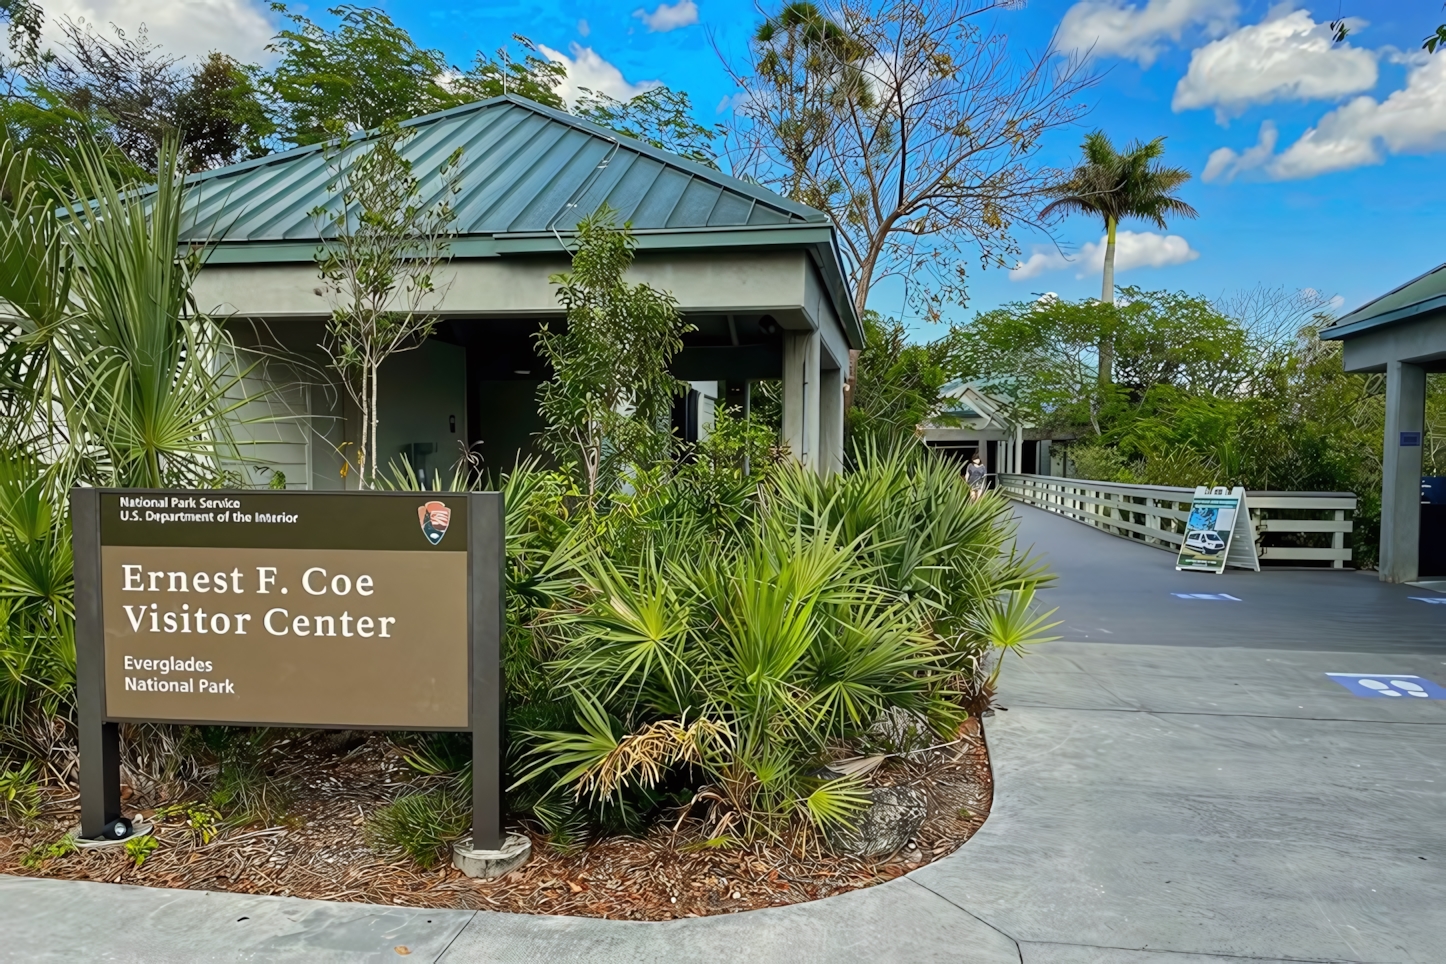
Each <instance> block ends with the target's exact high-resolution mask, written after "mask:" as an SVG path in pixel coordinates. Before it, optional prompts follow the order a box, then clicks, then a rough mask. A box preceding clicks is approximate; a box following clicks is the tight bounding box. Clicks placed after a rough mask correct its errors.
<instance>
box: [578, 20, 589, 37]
mask: <svg viewBox="0 0 1446 964" xmlns="http://www.w3.org/2000/svg"><path fill="white" fill-rule="evenodd" d="M577 32H578V33H579V34H580V35H581V36H584V37H586V36H587V35H588V34H590V33H592V27H591V26H589V25H588V22H587V21H586V20H579V21H578V22H577Z"/></svg>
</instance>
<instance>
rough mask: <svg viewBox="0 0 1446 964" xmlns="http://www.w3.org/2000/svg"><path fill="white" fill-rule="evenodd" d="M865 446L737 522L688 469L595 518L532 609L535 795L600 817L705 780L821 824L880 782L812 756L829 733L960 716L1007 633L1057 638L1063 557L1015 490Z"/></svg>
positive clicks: (851, 808) (525, 711)
mask: <svg viewBox="0 0 1446 964" xmlns="http://www.w3.org/2000/svg"><path fill="white" fill-rule="evenodd" d="M857 461H858V464H859V468H858V469H857V470H856V471H854V472H851V473H848V474H844V475H837V476H834V477H832V478H829V479H821V478H820V477H819V476H817V475H816V474H815V473H813V472H811V471H809V470H806V469H803V468H802V467H799V466H796V465H794V464H792V463H787V464H783V465H780V466H778V467H777V468H776V469H775V470H773V471H772V472H771V473H770V474H769V475H768V477H767V479H766V480H765V481H762V482H759V483H755V484H754V486H753V488H752V490H751V491H748V492H747V494H746V496H745V497H744V498H743V499H742V500H741V501H739V502H738V505H739V512H738V515H737V518H735V519H731V520H728V521H726V523H720V517H719V516H718V515H716V514H710V513H708V512H706V511H701V509H700V506H702V505H704V504H706V500H705V501H704V502H693V503H688V502H687V500H685V499H682V498H680V497H679V493H678V485H679V482H678V479H679V477H680V476H683V475H684V473H685V471H686V470H678V471H677V472H675V473H674V474H673V475H671V476H652V475H643V476H639V477H638V478H637V480H636V481H637V484H636V485H635V487H634V491H633V492H632V493H631V494H629V495H627V496H626V497H620V498H619V499H618V500H617V501H616V503H615V505H614V508H613V509H612V510H611V511H610V512H609V513H607V514H605V515H597V516H589V517H588V519H587V520H586V524H584V523H579V524H578V526H577V527H576V529H575V530H574V531H573V533H572V534H571V536H570V537H569V538H568V539H566V540H564V541H563V542H562V543H559V544H558V546H557V548H556V550H555V551H554V552H553V553H552V554H551V555H550V556H549V557H548V563H549V565H551V566H552V567H553V582H554V588H553V590H552V592H551V593H550V595H551V598H552V601H551V604H550V605H546V606H539V607H537V608H536V609H535V610H534V612H533V613H532V615H531V621H530V630H531V632H530V635H531V637H532V638H533V647H534V648H533V650H532V652H533V654H534V655H536V656H537V657H538V658H539V659H541V660H543V662H542V663H541V665H540V666H539V667H535V668H534V676H535V677H536V679H534V681H533V683H532V684H531V685H532V687H533V693H534V694H535V695H534V698H537V697H545V700H546V704H547V707H546V709H542V708H539V707H538V706H537V705H535V704H531V705H524V706H522V707H516V708H514V711H513V713H512V720H511V722H512V727H513V729H512V736H513V739H514V741H515V742H516V744H517V746H518V747H519V753H520V757H519V762H520V763H521V764H522V766H523V767H524V769H521V770H517V769H514V773H516V774H517V782H516V784H515V785H514V788H513V789H514V792H515V794H516V795H517V796H516V800H517V801H518V802H522V801H523V800H524V799H526V800H527V802H528V803H530V806H531V807H532V809H533V812H534V814H536V813H538V812H539V811H541V812H546V813H548V814H549V817H550V818H551V822H552V823H553V824H554V825H557V824H558V823H559V822H560V821H559V820H558V817H559V816H560V813H559V808H558V807H557V803H558V801H559V800H560V799H562V798H560V797H559V796H558V793H559V792H561V793H562V794H563V797H564V798H565V797H570V798H571V799H572V800H573V802H574V803H575V804H579V805H582V806H583V807H585V808H586V809H587V810H588V812H589V814H590V816H591V818H592V821H593V822H594V824H595V825H599V826H601V825H603V824H605V823H608V822H612V823H614V824H620V825H623V826H627V825H629V824H630V823H631V824H634V825H636V824H638V823H639V821H640V820H641V821H643V822H645V821H646V819H647V818H648V816H649V815H650V814H653V813H657V812H658V811H659V809H660V808H661V807H663V806H664V805H666V804H668V803H673V804H674V805H676V804H678V803H680V802H681V803H683V804H686V803H687V802H688V801H689V800H691V799H694V798H695V797H697V798H702V799H707V800H709V801H710V802H711V803H710V806H711V807H712V809H713V811H714V813H713V814H712V815H711V819H712V820H713V822H714V828H715V835H722V833H723V831H724V830H729V831H731V832H732V833H737V834H742V836H743V837H745V838H747V837H754V836H757V835H760V834H764V835H770V834H778V833H782V832H784V831H785V830H787V829H789V828H800V827H812V828H815V829H821V828H823V827H825V826H827V825H830V824H835V823H839V822H846V821H847V820H848V819H849V818H850V816H851V814H853V813H854V812H856V810H857V809H858V808H859V807H860V806H862V805H864V803H865V802H866V796H865V795H864V794H863V792H862V788H861V787H860V786H858V785H856V784H854V783H852V782H848V781H831V782H828V783H823V782H821V781H819V780H818V779H817V778H816V777H814V776H813V773H814V772H815V771H816V770H817V769H818V767H819V765H820V764H821V763H822V762H823V761H824V759H825V757H826V755H827V753H828V751H829V749H830V747H833V746H836V745H839V744H847V743H850V742H856V741H859V740H861V739H862V738H863V737H864V736H865V734H866V733H867V731H868V729H869V728H870V727H871V726H872V725H873V724H874V723H875V722H877V721H878V720H879V719H880V717H881V716H883V715H884V714H885V713H886V712H888V711H890V710H891V709H897V710H903V711H907V712H909V713H913V714H917V715H918V716H919V717H920V718H923V719H927V720H928V721H929V722H930V724H931V726H932V727H933V729H934V730H935V731H936V732H938V733H948V732H950V731H952V729H953V728H954V727H956V726H957V724H958V723H959V722H960V721H961V720H962V718H963V717H964V716H965V715H966V706H967V705H968V704H969V703H970V702H971V701H972V700H974V699H977V698H978V697H979V695H980V694H981V693H982V692H983V690H984V689H985V687H986V686H987V685H988V684H989V682H990V679H989V660H988V653H989V650H990V648H991V647H992V646H993V645H995V644H996V642H997V643H999V644H1001V645H1008V646H1011V647H1017V646H1019V645H1024V644H1026V643H1028V642H1030V641H1032V640H1036V639H1038V638H1039V633H1040V632H1041V631H1042V630H1043V628H1044V627H1043V626H1042V623H1041V622H1040V621H1039V620H1038V619H1037V618H1035V617H1033V616H1030V615H1029V612H1028V610H1029V600H1030V598H1031V594H1032V590H1033V589H1034V587H1036V586H1037V585H1039V584H1040V583H1041V581H1042V579H1043V576H1042V574H1041V572H1040V571H1039V570H1038V569H1037V568H1035V567H1034V566H1033V565H1032V564H1031V563H1030V562H1029V560H1027V559H1025V558H1022V557H1020V556H1018V555H1017V554H1015V553H1014V552H1013V551H1012V550H1011V549H1009V548H1008V546H1009V542H1010V536H1011V533H1012V521H1011V514H1010V510H1009V508H1008V506H1007V504H1006V503H1004V502H1003V501H1002V500H998V499H994V498H990V499H985V500H981V501H971V500H970V499H969V494H968V489H967V487H966V486H965V485H964V484H963V482H962V480H961V479H960V478H959V476H958V474H957V472H955V471H953V470H952V469H951V468H950V467H949V466H947V465H944V464H942V463H940V462H938V461H936V460H934V459H932V458H930V457H928V456H927V455H925V454H923V453H922V451H921V450H918V449H914V450H899V451H895V452H892V453H886V454H880V453H877V452H873V451H863V452H860V453H859V455H858V458H857ZM996 635H997V636H998V638H997V639H996V638H995V637H996ZM528 794H531V797H530V798H529V797H527V795H528ZM563 812H565V811H563ZM575 824H576V821H575V820H574V826H575Z"/></svg>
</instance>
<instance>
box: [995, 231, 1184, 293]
mask: <svg viewBox="0 0 1446 964" xmlns="http://www.w3.org/2000/svg"><path fill="white" fill-rule="evenodd" d="M1105 245H1106V239H1105V238H1104V237H1101V238H1100V239H1099V241H1098V242H1095V241H1090V242H1087V243H1086V244H1085V245H1084V246H1083V247H1081V248H1080V250H1079V254H1077V255H1075V256H1074V257H1072V258H1069V257H1066V256H1065V255H1063V254H1061V253H1060V252H1059V250H1058V249H1057V248H1053V247H1050V248H1045V247H1041V246H1038V245H1036V246H1035V248H1034V251H1033V253H1031V254H1030V256H1029V260H1028V261H1021V262H1019V263H1018V264H1016V265H1015V266H1014V268H1013V270H1011V271H1010V272H1009V280H1010V281H1026V280H1028V279H1030V278H1034V277H1038V276H1039V275H1042V274H1044V273H1046V272H1048V271H1061V270H1063V269H1065V268H1075V269H1077V270H1076V272H1075V277H1076V278H1088V277H1090V276H1091V275H1098V274H1101V273H1103V272H1104V269H1105ZM1198 257H1200V252H1199V251H1196V250H1195V249H1194V248H1192V247H1190V242H1188V241H1186V240H1185V239H1184V238H1182V237H1180V236H1179V235H1178V234H1156V233H1155V232H1153V231H1119V232H1117V233H1116V235H1115V273H1116V274H1123V273H1124V272H1126V271H1129V270H1131V269H1133V268H1164V267H1167V266H1168V265H1172V264H1185V263H1186V262H1187V261H1194V260H1195V259H1196V258H1198Z"/></svg>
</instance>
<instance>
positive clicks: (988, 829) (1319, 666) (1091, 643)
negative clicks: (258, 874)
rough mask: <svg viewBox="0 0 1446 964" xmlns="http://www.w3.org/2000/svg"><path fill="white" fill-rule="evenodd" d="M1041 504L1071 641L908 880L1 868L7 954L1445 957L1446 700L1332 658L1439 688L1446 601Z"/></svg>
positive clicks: (1141, 963)
mask: <svg viewBox="0 0 1446 964" xmlns="http://www.w3.org/2000/svg"><path fill="white" fill-rule="evenodd" d="M1020 515H1021V524H1020V536H1019V541H1020V543H1021V547H1024V546H1028V545H1033V546H1034V547H1035V548H1036V550H1037V551H1040V552H1041V553H1042V554H1043V555H1045V556H1046V558H1047V561H1048V562H1049V563H1050V564H1051V565H1052V566H1053V567H1054V568H1055V570H1056V571H1057V572H1058V574H1059V580H1058V583H1057V585H1056V587H1055V588H1052V589H1049V590H1047V591H1045V592H1044V593H1043V594H1042V596H1043V599H1044V601H1045V604H1046V605H1048V606H1057V607H1058V608H1059V614H1058V616H1059V618H1061V619H1062V620H1063V621H1064V625H1063V626H1062V627H1061V629H1060V630H1057V631H1060V632H1063V633H1064V635H1065V639H1064V640H1062V641H1060V642H1057V643H1051V644H1049V645H1047V646H1044V647H1041V648H1039V649H1038V650H1037V651H1036V652H1034V653H1031V654H1030V655H1029V656H1028V657H1026V658H1024V659H1022V660H1014V659H1011V660H1010V664H1009V665H1008V666H1007V667H1006V668H1005V673H1004V678H1003V679H1004V685H1003V688H1002V690H1001V699H1000V702H1001V704H1002V706H1004V707H1007V709H1001V710H1000V711H999V712H998V713H997V714H996V715H995V716H994V717H993V718H991V719H990V720H989V721H988V723H987V727H986V732H987V735H988V739H989V742H990V749H991V755H992V759H993V762H994V768H995V787H996V793H995V802H994V807H993V810H992V815H991V816H990V818H989V820H988V821H987V822H986V823H985V825H984V827H983V829H982V830H980V832H979V833H978V834H977V835H976V836H975V837H974V839H973V840H971V841H970V842H969V843H968V844H966V845H965V846H964V847H963V848H962V849H961V850H960V851H959V852H958V853H956V854H954V855H952V856H950V857H948V858H945V859H944V860H941V861H938V862H936V863H934V864H931V865H929V866H927V867H924V868H921V869H920V870H917V871H915V872H914V873H912V874H910V875H908V876H907V877H904V878H900V879H898V880H895V881H892V882H890V883H888V884H884V885H881V886H878V887H873V888H870V889H868V890H863V891H856V892H854V893H851V894H846V895H843V896H840V897H835V898H831V899H828V900H823V901H817V902H814V903H810V904H800V905H795V906H792V907H788V908H778V909H772V910H764V911H755V912H751V913H745V914H734V915H725V916H719V917H711V918H704V919H697V920H685V921H673V922H668V923H662V924H641V923H624V922H614V921H598V920H585V919H578V918H561V917H535V916H526V915H511V914H495V913H485V912H482V913H473V912H470V911H419V910H411V909H403V908H391V907H377V906H368V905H358V904H333V903H325V902H321V901H306V900H298V899H294V898H279V897H247V896H241V895H233V894H219V893H205V892H194V891H172V890H159V889H156V890H152V889H147V888H138V887H122V886H116V885H106V884H89V883H70V882H60V881H42V880H28V879H22V878H13V877H11V878H7V877H0V961H93V960H96V961H98V960H106V961H126V962H130V961H134V962H146V964H153V962H154V964H160V962H171V961H176V962H203V961H227V962H229V961H307V962H312V961H316V962H321V961H348V962H350V961H381V960H401V959H403V957H402V956H401V955H399V954H398V952H397V951H396V948H397V947H399V946H401V947H405V948H407V950H408V952H409V953H408V954H407V955H406V956H405V959H407V960H422V961H443V962H484V961H485V962H493V961H497V962H503V961H509V962H510V961H517V962H533V961H536V962H542V961H549V962H550V961H588V962H614V961H616V962H635V961H637V962H673V961H680V962H693V961H697V962H708V964H717V962H728V961H748V962H750V964H755V962H756V964H766V962H779V964H804V962H813V961H818V962H829V964H836V962H851V961H891V962H892V961H899V962H934V961H939V962H946V961H947V962H953V964H996V962H999V964H1003V962H1013V964H1228V962H1237V964H1238V962H1240V961H1254V962H1260V961H1267V962H1284V961H1321V962H1323V961H1352V962H1387V961H1389V962H1412V964H1426V962H1431V964H1439V962H1442V961H1446V740H1443V737H1446V700H1433V699H1421V698H1408V697H1397V698H1387V697H1379V698H1363V697H1360V696H1356V695H1353V694H1352V693H1351V692H1350V691H1348V690H1347V689H1346V688H1344V687H1342V686H1340V685H1338V684H1337V683H1335V682H1332V681H1331V680H1330V679H1329V678H1328V677H1326V676H1325V674H1326V673H1329V672H1341V673H1372V674H1382V675H1383V676H1385V677H1389V676H1395V677H1399V676H1400V675H1402V674H1410V675H1413V676H1419V677H1426V678H1428V679H1432V680H1434V681H1435V682H1437V683H1446V606H1438V605H1433V604H1427V603H1423V602H1418V601H1415V600H1413V599H1412V598H1411V597H1412V596H1423V597H1431V596H1433V595H1434V594H1432V593H1429V592H1426V591H1421V590H1413V589H1409V588H1401V587H1391V586H1382V585H1380V584H1379V583H1377V582H1376V581H1375V580H1374V578H1373V577H1371V576H1368V575H1365V574H1359V573H1353V572H1265V573H1260V574H1254V573H1227V574H1226V575H1224V576H1218V577H1217V576H1210V575H1204V574H1201V573H1175V572H1174V571H1173V569H1172V568H1171V566H1172V561H1171V559H1170V557H1169V556H1168V555H1167V554H1166V553H1164V552H1162V551H1160V550H1157V549H1151V548H1147V547H1144V546H1139V545H1134V544H1131V543H1129V542H1127V541H1126V540H1123V539H1118V538H1115V537H1112V536H1108V535H1105V534H1103V533H1100V532H1097V531H1095V530H1092V529H1090V528H1088V527H1085V526H1082V525H1080V524H1078V523H1074V522H1070V521H1067V520H1063V519H1059V518H1058V517H1054V516H1049V515H1046V514H1045V513H1042V512H1038V511H1036V510H1032V509H1021V510H1020ZM1174 592H1182V593H1187V594H1192V593H1200V592H1206V593H1217V594H1218V593H1228V594H1230V595H1233V596H1235V597H1237V599H1238V600H1239V601H1238V602H1235V601H1229V600H1225V601H1207V600H1201V599H1193V598H1192V599H1180V598H1178V597H1176V596H1174V595H1171V593H1174ZM1442 598H1446V597H1442Z"/></svg>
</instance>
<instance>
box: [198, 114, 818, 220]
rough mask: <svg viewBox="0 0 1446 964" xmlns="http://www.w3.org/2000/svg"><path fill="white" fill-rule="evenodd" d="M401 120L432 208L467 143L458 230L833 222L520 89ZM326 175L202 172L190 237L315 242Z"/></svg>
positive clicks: (298, 161)
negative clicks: (597, 219) (446, 171)
mask: <svg viewBox="0 0 1446 964" xmlns="http://www.w3.org/2000/svg"><path fill="white" fill-rule="evenodd" d="M402 126H403V127H405V128H411V129H412V130H413V131H414V132H415V133H414V135H413V136H412V137H410V138H408V139H407V140H406V141H404V142H403V145H402V148H401V150H402V154H403V155H404V156H405V157H406V158H407V159H408V160H410V161H411V162H412V164H413V167H414V169H415V170H416V172H417V173H418V175H419V176H422V177H423V178H424V179H426V180H424V189H425V190H426V191H427V192H429V193H430V194H431V197H430V198H429V199H428V201H429V203H430V202H433V201H436V200H438V199H440V196H441V192H442V190H443V189H444V188H443V185H442V184H441V183H440V182H439V181H438V179H437V178H436V177H435V172H436V170H437V167H438V166H439V165H440V164H441V163H442V162H443V161H444V160H445V159H446V158H447V156H448V155H450V154H451V153H452V152H453V151H454V150H456V149H457V148H459V147H460V148H461V149H462V152H463V153H462V160H461V164H460V165H459V167H458V171H457V174H458V180H459V183H460V187H461V191H460V193H459V194H458V195H457V196H456V197H455V198H454V199H453V206H454V207H455V208H456V211H457V220H456V222H455V229H456V231H457V233H458V235H459V236H462V237H467V236H473V235H499V234H519V233H534V232H551V231H553V230H559V231H567V230H570V229H571V228H572V227H574V226H575V225H576V224H577V221H578V219H579V218H580V217H581V216H582V215H584V214H588V213H591V212H592V211H594V210H596V209H597V208H598V207H599V206H601V205H602V204H604V203H606V204H608V205H611V206H612V207H613V208H614V209H615V210H617V211H618V212H619V215H620V220H623V221H630V222H632V226H633V228H634V230H637V231H653V230H680V229H681V230H699V229H706V228H724V229H726V228H739V227H761V226H778V225H791V224H797V225H826V224H827V223H828V219H827V217H826V216H825V215H824V214H823V213H822V212H819V211H815V210H813V209H812V208H808V207H805V206H803V205H801V204H797V203H795V202H793V201H789V200H787V199H786V198H782V197H779V196H778V195H776V194H774V193H773V192H771V191H769V190H767V189H765V188H762V187H760V186H758V185H756V184H749V183H747V182H745V181H740V180H738V179H736V178H732V177H729V176H728V175H726V174H722V173H720V172H719V171H715V170H713V169H712V168H708V167H704V166H703V165H701V164H696V163H693V162H691V161H687V160H684V159H683V158H680V157H677V156H675V155H672V154H669V153H667V152H666V151H661V150H658V149H657V148H654V147H651V146H650V145H647V144H644V143H642V142H640V141H636V140H633V139H632V138H629V137H623V136H622V135H619V134H616V133H614V132H612V131H609V130H607V129H605V128H602V127H598V126H596V125H595V124H591V123H589V122H587V121H584V120H582V119H580V118H577V117H573V116H572V115H570V114H567V113H564V112H563V111H559V110H554V109H552V108H550V107H544V106H542V105H541V104H536V103H533V102H532V101H529V100H526V99H524V98H522V97H517V96H515V95H507V96H503V97H494V98H492V99H490V100H484V101H478V102H476V103H473V104H466V105H464V106H462V107H455V108H453V109H451V110H446V111H442V112H440V113H437V114H428V115H427V116H425V117H417V118H414V119H412V120H409V121H405V122H404V123H403V124H402ZM357 143H358V145H359V146H360V145H364V144H365V143H366V138H365V137H363V138H359V139H358V142H357ZM329 175H330V172H329V170H328V168H327V165H326V162H325V160H324V158H323V156H322V150H321V146H320V145H312V146H309V147H302V148H298V149H296V150H291V151H286V152H284V153H280V154H272V155H269V156H267V157H263V158H259V159H257V160H254V161H246V162H244V163H241V164H235V165H232V166H231V167H224V168H220V169H218V170H215V171H209V172H207V173H204V174H201V175H199V176H197V177H195V178H193V179H192V185H193V191H194V192H195V195H194V196H195V197H197V198H198V199H199V203H198V204H197V207H196V208H195V211H194V218H195V221H194V226H193V228H192V229H191V231H190V236H189V238H188V240H196V241H203V240H207V239H209V240H212V241H217V242H221V243H238V242H241V243H244V242H253V241H270V242H276V241H310V242H315V241H316V240H317V238H318V234H317V224H316V220H315V219H314V218H313V217H312V214H311V211H312V210H313V209H314V208H316V207H318V206H325V205H333V204H335V203H336V198H335V196H334V195H333V194H332V193H331V192H329V191H328V190H327V182H328V180H329Z"/></svg>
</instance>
